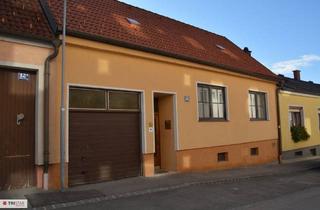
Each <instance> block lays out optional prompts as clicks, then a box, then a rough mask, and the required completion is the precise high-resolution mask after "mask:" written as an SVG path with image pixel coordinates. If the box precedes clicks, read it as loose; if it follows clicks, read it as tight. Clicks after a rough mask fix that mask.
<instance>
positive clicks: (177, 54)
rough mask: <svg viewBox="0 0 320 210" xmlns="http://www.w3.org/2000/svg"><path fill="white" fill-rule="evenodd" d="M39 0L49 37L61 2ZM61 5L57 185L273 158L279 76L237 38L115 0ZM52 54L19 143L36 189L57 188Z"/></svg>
mask: <svg viewBox="0 0 320 210" xmlns="http://www.w3.org/2000/svg"><path fill="white" fill-rule="evenodd" d="M23 1H24V0H21V1H15V2H23ZM35 2H37V3H38V1H35ZM39 2H40V4H41V8H42V9H43V12H44V14H45V16H46V18H47V20H48V23H49V26H50V28H51V31H52V32H53V33H54V35H55V37H56V38H55V41H56V43H58V42H59V39H61V33H62V10H63V1H62V0H40V1H39ZM1 4H2V3H1ZM34 4H36V3H34ZM1 7H2V6H1ZM1 9H3V8H1ZM67 13H68V17H67V37H66V63H65V89H64V96H65V101H66V104H65V106H66V107H67V111H66V114H65V116H64V117H65V119H66V129H65V132H64V133H65V139H66V142H65V147H66V153H65V159H66V162H65V163H64V164H65V168H66V175H65V177H64V178H65V180H66V186H74V185H78V184H86V183H96V182H100V181H109V180H116V179H122V178H126V177H134V176H142V175H143V176H153V175H154V174H155V173H163V172H170V171H195V170H208V169H224V168H231V167H238V166H245V165H252V164H261V163H267V162H272V161H275V160H277V158H278V149H279V147H278V146H279V143H278V141H279V138H278V123H277V104H276V99H277V83H278V81H279V78H278V77H277V76H276V75H275V74H274V73H272V72H271V71H270V70H269V69H268V68H266V67H265V66H263V65H262V64H261V63H259V62H258V61H257V60H255V59H254V58H253V57H252V56H251V51H250V50H249V49H248V48H244V49H241V48H239V47H238V46H237V45H235V44H234V43H233V42H231V41H230V40H229V39H227V38H226V37H224V36H221V35H217V34H215V33H211V32H208V31H206V30H203V29H200V28H197V27H194V26H191V25H188V24H185V23H182V22H179V21H176V20H173V19H171V18H168V17H164V16H161V15H158V14H155V13H152V12H149V11H146V10H143V9H140V8H137V7H134V6H131V5H128V4H125V3H122V2H119V1H115V0H90V1H85V0H68V10H67ZM14 17H15V16H14ZM41 20H42V19H41ZM1 24H2V23H1ZM43 27H44V26H43ZM49 31H50V30H48V32H49ZM44 37H46V36H44ZM50 40H51V36H50ZM28 46H29V45H28ZM37 49H38V48H37ZM45 49H47V48H45ZM54 49H55V51H56V52H57V49H59V47H58V46H57V45H55V47H54ZM1 50H2V47H1ZM49 51H50V49H49V48H48V49H47V51H46V52H47V54H46V55H45V56H44V57H43V58H45V57H46V56H47V55H48V53H49ZM5 52H9V51H5ZM40 54H41V53H37V52H36V51H32V52H29V53H26V54H25V53H24V52H20V53H19V56H25V57H27V58H29V59H31V58H32V59H33V58H34V57H37V56H40ZM1 56H2V54H1ZM23 58H24V57H23ZM1 59H2V58H1ZM17 59H18V57H17ZM61 60H62V59H61V51H59V53H58V55H57V57H56V58H55V59H52V60H51V62H50V65H49V67H50V68H49V69H50V80H49V81H50V82H49V83H48V93H49V94H48V95H47V96H48V97H49V100H48V106H47V109H48V112H45V111H44V110H42V111H41V110H38V111H37V112H36V113H37V114H36V115H35V116H36V117H37V116H39V115H43V114H44V113H47V114H48V118H46V119H47V120H49V121H48V123H47V124H44V125H43V124H41V125H40V124H39V126H37V125H36V128H37V129H36V132H40V133H41V132H43V130H45V129H47V131H48V132H45V133H47V135H42V133H41V134H39V136H44V137H43V138H40V137H39V138H35V141H34V142H29V143H28V145H29V146H31V147H32V146H34V147H35V148H36V150H35V153H34V157H35V160H36V163H37V164H38V165H42V166H41V167H39V168H40V169H41V170H38V171H37V174H38V177H39V180H40V181H42V180H43V182H44V186H46V187H48V188H59V187H60V180H59V179H60V177H59V172H60V167H59V165H60V155H59V153H60V115H59V112H60V83H61ZM16 62H19V63H23V62H20V61H19V59H18V61H16ZM39 63H41V64H42V65H43V63H44V62H43V61H42V60H41V62H40V61H39ZM39 65H40V64H39ZM8 91H9V90H8ZM40 94H41V92H40ZM8 97H9V96H8ZM39 106H40V105H39ZM39 106H36V107H35V110H37V107H39ZM41 107H42V105H41ZM17 113H20V111H18V112H17ZM17 117H19V116H18V115H17ZM20 117H21V116H20ZM8 119H9V118H8ZM14 120H15V121H16V115H15V116H14ZM7 121H8V120H7ZM40 121H42V118H41V119H39V120H37V121H36V122H38V123H40ZM19 122H20V121H19ZM42 125H43V126H42ZM1 126H3V125H2V124H0V129H2V128H1ZM15 129H18V128H15ZM30 132H32V130H30ZM17 148H19V147H17ZM37 148H39V149H38V150H37ZM47 149H48V153H47V154H46V155H45V157H47V158H48V159H47V158H44V151H45V150H47ZM43 159H45V160H47V161H42V160H43ZM37 161H38V162H37ZM48 161H49V162H48ZM42 168H44V170H42ZM43 171H44V172H43ZM41 173H42V174H41ZM43 174H44V175H43ZM41 176H43V177H44V178H43V179H41ZM46 187H45V188H46Z"/></svg>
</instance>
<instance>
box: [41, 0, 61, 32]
mask: <svg viewBox="0 0 320 210" xmlns="http://www.w3.org/2000/svg"><path fill="white" fill-rule="evenodd" d="M39 2H40V6H41V9H42V10H43V13H44V16H45V17H46V19H47V21H48V23H49V27H50V29H51V31H52V33H53V34H55V35H57V34H58V25H57V23H56V21H55V19H54V17H53V14H52V13H51V10H50V8H49V6H48V2H47V0H39Z"/></svg>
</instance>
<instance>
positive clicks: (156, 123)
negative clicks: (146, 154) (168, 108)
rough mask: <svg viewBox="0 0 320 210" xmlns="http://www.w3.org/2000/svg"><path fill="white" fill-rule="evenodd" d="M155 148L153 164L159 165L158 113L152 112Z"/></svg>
mask: <svg viewBox="0 0 320 210" xmlns="http://www.w3.org/2000/svg"><path fill="white" fill-rule="evenodd" d="M154 132H155V135H154V137H155V148H156V151H155V153H154V166H158V167H161V154H160V151H161V149H160V127H159V113H154Z"/></svg>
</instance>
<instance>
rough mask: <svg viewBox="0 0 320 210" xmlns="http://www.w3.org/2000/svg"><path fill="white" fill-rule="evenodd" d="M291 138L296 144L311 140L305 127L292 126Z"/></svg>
mask: <svg viewBox="0 0 320 210" xmlns="http://www.w3.org/2000/svg"><path fill="white" fill-rule="evenodd" d="M291 137H292V140H293V141H294V142H296V143H297V142H299V141H306V140H308V139H309V138H310V135H309V134H308V132H307V131H306V128H305V127H303V126H292V127H291Z"/></svg>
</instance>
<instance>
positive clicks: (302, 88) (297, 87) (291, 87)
mask: <svg viewBox="0 0 320 210" xmlns="http://www.w3.org/2000/svg"><path fill="white" fill-rule="evenodd" d="M279 77H280V78H281V79H282V80H283V81H284V84H283V88H282V89H283V90H287V91H291V92H297V93H304V94H310V95H318V96H320V84H317V83H313V82H311V81H309V82H307V81H302V80H295V79H291V78H288V77H284V76H279Z"/></svg>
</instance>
